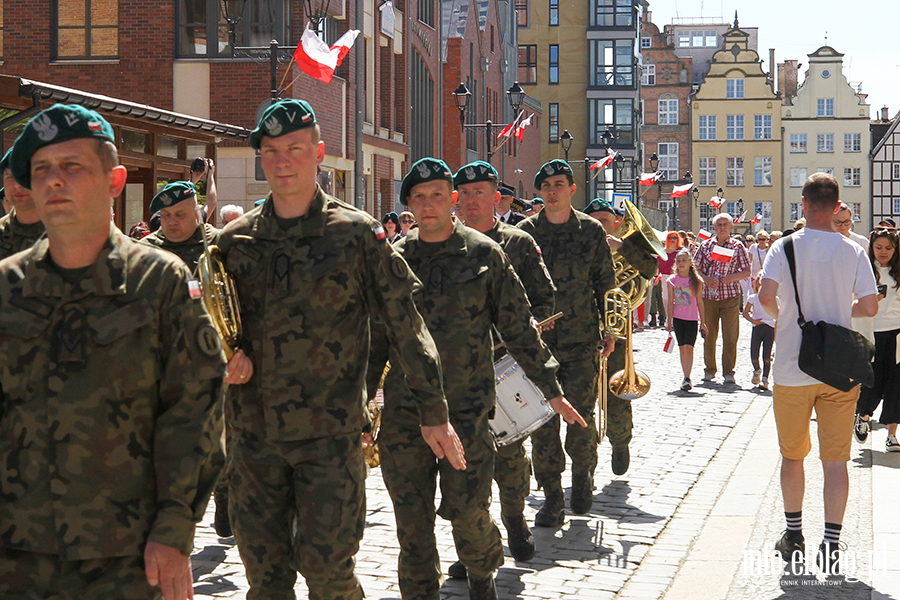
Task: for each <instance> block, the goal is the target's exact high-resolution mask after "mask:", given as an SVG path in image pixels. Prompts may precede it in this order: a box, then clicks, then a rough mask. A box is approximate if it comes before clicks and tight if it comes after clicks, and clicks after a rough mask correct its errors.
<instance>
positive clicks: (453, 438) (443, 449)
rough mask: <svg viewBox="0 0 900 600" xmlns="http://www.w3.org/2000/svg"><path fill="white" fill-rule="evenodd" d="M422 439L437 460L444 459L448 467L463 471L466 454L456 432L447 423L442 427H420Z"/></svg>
mask: <svg viewBox="0 0 900 600" xmlns="http://www.w3.org/2000/svg"><path fill="white" fill-rule="evenodd" d="M421 429H422V437H423V438H425V441H426V442H427V443H428V445H429V446H431V451H432V452H434V455H435V456H437V457H438V458H446V459H447V460H448V461H450V465H451V466H452V467H453V468H454V469H456V470H458V471H463V470H465V468H466V453H465V451H463V445H462V442H461V441H459V436H458V435H456V430H455V429H453V425H451V424H450V423H449V422H447V423H444V424H443V425H432V426H429V425H422V428H421Z"/></svg>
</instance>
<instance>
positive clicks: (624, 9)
mask: <svg viewBox="0 0 900 600" xmlns="http://www.w3.org/2000/svg"><path fill="white" fill-rule="evenodd" d="M592 1H593V5H594V10H593V11H591V23H590V25H591V27H631V26H632V24H633V23H634V17H635V10H634V3H633V1H632V0H592Z"/></svg>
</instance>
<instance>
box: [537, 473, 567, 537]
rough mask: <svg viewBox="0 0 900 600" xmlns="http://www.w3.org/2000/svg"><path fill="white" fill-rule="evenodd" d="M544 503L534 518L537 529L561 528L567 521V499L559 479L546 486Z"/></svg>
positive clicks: (544, 486)
mask: <svg viewBox="0 0 900 600" xmlns="http://www.w3.org/2000/svg"><path fill="white" fill-rule="evenodd" d="M543 488H544V503H543V504H542V505H541V510H539V511H538V513H537V514H536V515H535V516H534V526H535V527H559V526H560V525H562V524H563V522H564V521H565V519H566V497H565V495H563V491H562V483H560V481H559V479H557V480H556V481H554V482H553V483H551V484H546V483H545V484H544V485H543Z"/></svg>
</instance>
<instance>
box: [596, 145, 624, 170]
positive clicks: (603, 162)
mask: <svg viewBox="0 0 900 600" xmlns="http://www.w3.org/2000/svg"><path fill="white" fill-rule="evenodd" d="M618 155H619V153H618V152H616V151H615V150H610V151H607V154H606V156H604V157H603V158H601V159H600V160H598V161H597V162H595V163H594V164H592V165H591V168H590V170H591V171H593V170H594V169H605V168H606V167H608V166H609V165H611V164H612V162H613V161H614V160H616V157H617V156H618Z"/></svg>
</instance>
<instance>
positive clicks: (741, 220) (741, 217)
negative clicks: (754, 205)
mask: <svg viewBox="0 0 900 600" xmlns="http://www.w3.org/2000/svg"><path fill="white" fill-rule="evenodd" d="M746 218H747V211H746V210H745V211H744V212H742V213H741V216H739V217H738V218H737V219H735V220H734V222H735V223H743V222H744V219H746Z"/></svg>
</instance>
